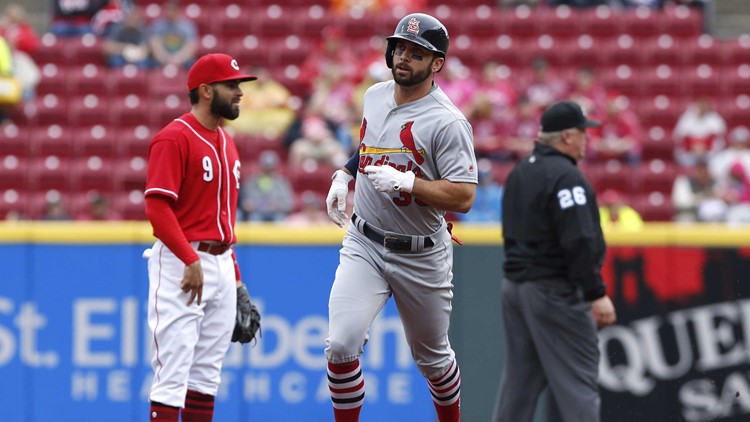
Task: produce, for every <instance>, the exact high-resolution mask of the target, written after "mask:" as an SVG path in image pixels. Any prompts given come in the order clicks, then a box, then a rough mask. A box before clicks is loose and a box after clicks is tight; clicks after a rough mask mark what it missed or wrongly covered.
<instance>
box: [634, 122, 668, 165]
mask: <svg viewBox="0 0 750 422" xmlns="http://www.w3.org/2000/svg"><path fill="white" fill-rule="evenodd" d="M671 134H672V127H662V126H650V127H647V128H646V136H645V137H644V138H643V144H642V145H641V159H642V160H643V161H646V162H648V161H651V160H656V159H658V160H662V161H665V162H671V161H672V160H673V159H674V141H673V140H672V136H671Z"/></svg>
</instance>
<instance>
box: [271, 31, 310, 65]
mask: <svg viewBox="0 0 750 422" xmlns="http://www.w3.org/2000/svg"><path fill="white" fill-rule="evenodd" d="M269 44H270V50H271V51H272V52H273V54H274V59H273V62H274V63H278V64H279V65H281V66H284V65H287V64H300V63H302V62H303V61H304V60H305V59H306V58H307V55H308V54H309V53H310V51H312V50H313V47H314V43H313V41H311V40H310V39H309V38H303V37H299V36H297V35H289V36H286V37H283V38H279V39H275V40H273V41H269Z"/></svg>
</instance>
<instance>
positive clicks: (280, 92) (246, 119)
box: [225, 66, 296, 142]
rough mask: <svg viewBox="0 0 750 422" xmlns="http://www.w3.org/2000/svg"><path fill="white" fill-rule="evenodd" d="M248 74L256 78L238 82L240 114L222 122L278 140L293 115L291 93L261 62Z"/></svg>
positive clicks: (243, 131) (240, 129)
mask: <svg viewBox="0 0 750 422" xmlns="http://www.w3.org/2000/svg"><path fill="white" fill-rule="evenodd" d="M250 74H251V75H255V76H257V77H258V79H257V80H255V81H252V83H250V82H243V83H241V84H240V88H242V92H243V93H244V95H243V96H242V99H241V100H240V110H241V113H240V117H238V118H237V119H235V120H230V121H227V122H226V123H225V124H226V125H227V127H231V128H233V129H234V130H235V131H236V132H237V133H240V134H243V135H249V136H262V137H265V138H267V139H269V140H278V142H281V141H280V138H281V137H282V136H283V135H284V134H285V133H286V131H287V130H288V129H289V126H290V125H291V123H292V122H293V121H294V118H295V113H296V110H295V108H294V107H295V106H294V102H293V98H292V93H291V92H289V90H288V89H287V88H286V87H285V86H284V85H282V84H281V83H279V82H277V81H275V80H274V79H273V76H272V75H271V74H270V73H269V72H268V69H266V68H264V67H262V66H257V67H254V68H253V69H252V70H251V72H250Z"/></svg>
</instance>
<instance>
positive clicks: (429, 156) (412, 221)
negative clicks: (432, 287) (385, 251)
mask: <svg viewBox="0 0 750 422" xmlns="http://www.w3.org/2000/svg"><path fill="white" fill-rule="evenodd" d="M394 87H395V82H393V81H387V82H381V83H378V84H375V85H373V86H372V87H370V88H369V89H368V90H367V92H366V93H365V96H364V110H365V114H364V116H363V119H362V126H361V128H360V139H361V144H360V150H359V154H360V162H359V172H360V177H357V179H356V180H357V181H356V186H355V193H354V204H355V205H354V207H355V210H354V211H355V213H356V214H357V215H359V216H361V217H362V218H364V219H365V221H369V222H372V224H374V225H375V226H377V227H380V228H382V229H384V230H390V231H394V232H397V233H407V234H427V233H432V232H434V231H436V230H438V229H439V228H440V227H441V225H442V223H443V221H444V219H445V211H442V210H438V209H435V208H433V207H431V206H429V205H427V204H425V203H424V202H421V201H419V200H417V199H416V198H414V197H413V196H412V195H411V194H410V193H406V192H394V193H385V192H378V191H377V190H375V188H374V187H373V185H372V182H370V180H369V179H368V178H367V177H366V175H365V174H364V170H363V169H364V167H365V166H368V165H389V166H392V167H395V168H396V169H398V170H400V171H409V170H411V171H413V172H414V174H415V175H416V176H417V177H420V178H423V179H426V180H449V181H451V182H465V183H477V171H476V170H477V163H476V157H475V156H474V144H473V135H472V129H471V125H470V124H469V122H468V121H467V120H466V117H465V116H464V115H463V114H462V113H461V111H460V110H458V108H456V107H455V106H454V105H453V104H452V103H451V102H450V100H449V99H448V97H447V96H446V95H445V93H444V92H443V91H442V90H441V89H440V88H439V87H438V86H437V85H435V86H434V87H433V89H432V91H430V93H429V94H428V95H426V96H424V97H423V98H420V99H418V100H416V101H412V102H410V103H407V104H402V105H400V106H397V105H396V101H395V99H394ZM380 104H386V107H382V106H375V105H380Z"/></svg>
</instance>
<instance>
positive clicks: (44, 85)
mask: <svg viewBox="0 0 750 422" xmlns="http://www.w3.org/2000/svg"><path fill="white" fill-rule="evenodd" d="M41 73H42V78H41V80H40V81H39V85H37V87H36V95H37V96H38V97H43V96H45V95H47V94H54V95H58V96H66V95H67V94H68V67H67V66H66V65H64V64H56V63H47V64H45V65H43V66H41Z"/></svg>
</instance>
